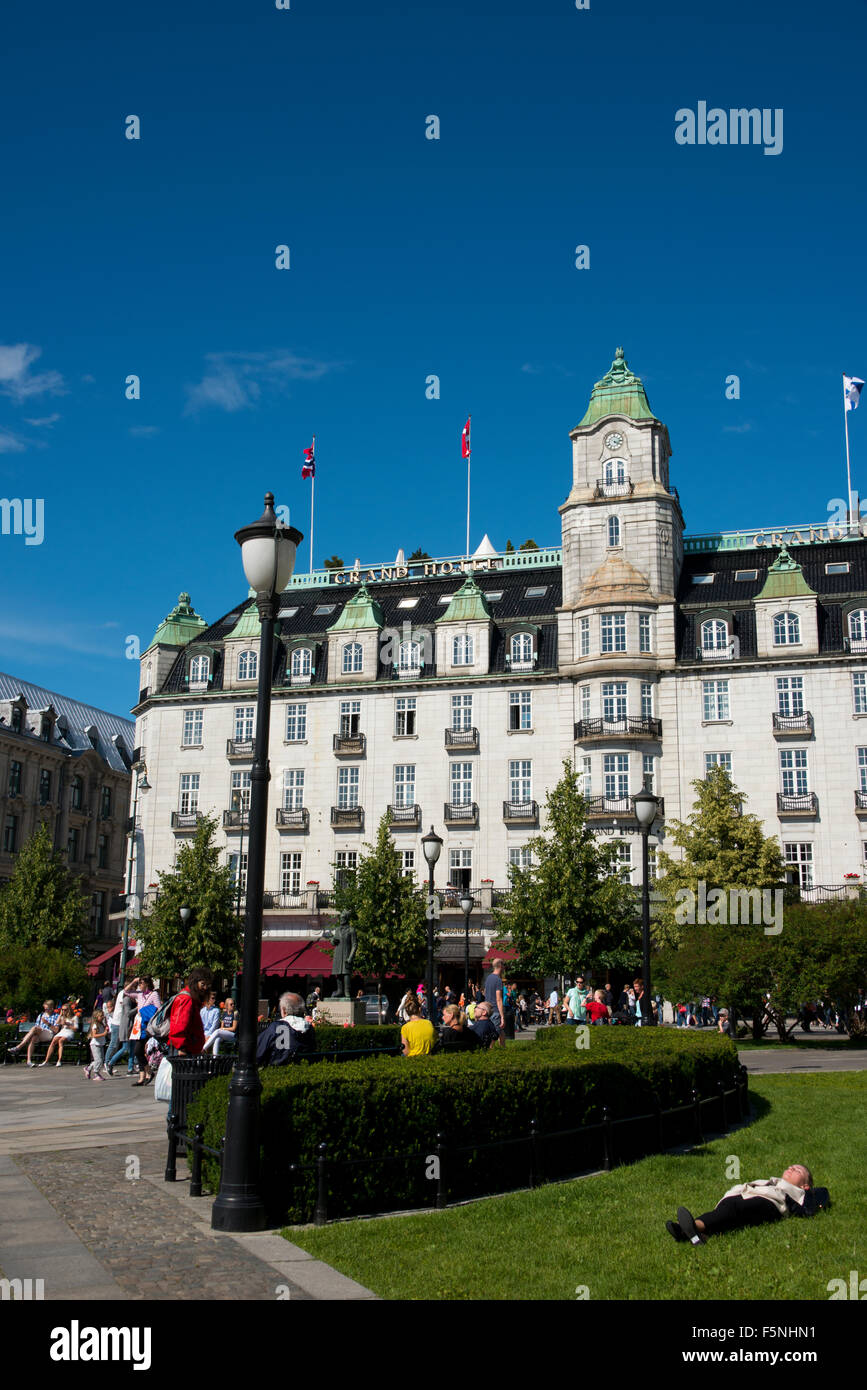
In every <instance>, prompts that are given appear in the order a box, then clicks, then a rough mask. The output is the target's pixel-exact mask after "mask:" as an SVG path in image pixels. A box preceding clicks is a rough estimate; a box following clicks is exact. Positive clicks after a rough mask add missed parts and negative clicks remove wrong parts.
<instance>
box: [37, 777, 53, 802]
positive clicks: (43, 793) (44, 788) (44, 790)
mask: <svg viewBox="0 0 867 1390" xmlns="http://www.w3.org/2000/svg"><path fill="white" fill-rule="evenodd" d="M50 800H51V773H50V772H49V771H48V769H47V768H42V770H41V772H40V773H39V804H40V806H45V805H46V803H47V802H49V801H50Z"/></svg>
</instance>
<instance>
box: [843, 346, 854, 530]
mask: <svg viewBox="0 0 867 1390" xmlns="http://www.w3.org/2000/svg"><path fill="white" fill-rule="evenodd" d="M846 406H847V400H846V373H845V372H844V373H843V426H844V429H845V431H846V535H847V536H848V535H851V533H852V468H851V465H850V463H849V411H848V410H847V409H846Z"/></svg>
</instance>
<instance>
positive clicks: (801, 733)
mask: <svg viewBox="0 0 867 1390" xmlns="http://www.w3.org/2000/svg"><path fill="white" fill-rule="evenodd" d="M772 719H773V729H774V738H812V737H813V716H812V714H811V713H810V711H809V710H805V711H804V713H803V714H774V715H773V716H772Z"/></svg>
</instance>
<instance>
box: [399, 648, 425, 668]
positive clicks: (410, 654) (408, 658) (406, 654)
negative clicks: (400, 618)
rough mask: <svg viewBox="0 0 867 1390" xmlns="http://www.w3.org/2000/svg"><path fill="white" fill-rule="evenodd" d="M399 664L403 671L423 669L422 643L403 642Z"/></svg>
mask: <svg viewBox="0 0 867 1390" xmlns="http://www.w3.org/2000/svg"><path fill="white" fill-rule="evenodd" d="M397 664H398V669H399V670H401V671H419V670H421V643H420V642H401V644H400V650H399V652H398V659H397Z"/></svg>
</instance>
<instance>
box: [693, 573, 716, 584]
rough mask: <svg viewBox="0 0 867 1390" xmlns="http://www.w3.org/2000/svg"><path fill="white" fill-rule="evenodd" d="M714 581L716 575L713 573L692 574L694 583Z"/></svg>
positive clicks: (710, 582)
mask: <svg viewBox="0 0 867 1390" xmlns="http://www.w3.org/2000/svg"><path fill="white" fill-rule="evenodd" d="M713 581H714V575H712V574H694V575H693V576H692V582H693V584H712V583H713Z"/></svg>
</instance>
